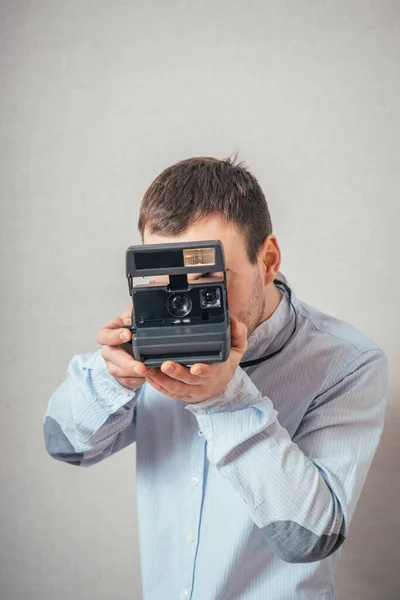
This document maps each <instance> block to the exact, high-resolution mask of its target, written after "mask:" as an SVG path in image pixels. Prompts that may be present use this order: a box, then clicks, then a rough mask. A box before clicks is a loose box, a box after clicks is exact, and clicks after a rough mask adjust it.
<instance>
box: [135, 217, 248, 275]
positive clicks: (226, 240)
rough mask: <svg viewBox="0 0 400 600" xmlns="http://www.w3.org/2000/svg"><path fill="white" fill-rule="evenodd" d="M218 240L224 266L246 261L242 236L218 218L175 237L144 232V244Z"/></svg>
mask: <svg viewBox="0 0 400 600" xmlns="http://www.w3.org/2000/svg"><path fill="white" fill-rule="evenodd" d="M206 240H220V241H221V242H222V245H223V247H224V253H225V261H226V266H227V267H228V268H229V266H230V264H231V265H233V264H234V263H235V262H236V261H242V260H246V259H247V251H246V245H245V239H244V235H243V233H242V232H241V231H239V229H238V228H237V227H236V226H235V225H234V224H232V223H227V222H226V221H224V220H223V219H221V218H220V217H209V218H207V219H202V220H201V221H198V222H196V223H194V224H193V225H191V226H190V227H189V229H187V230H186V231H185V232H183V233H180V234H179V235H176V236H164V235H159V234H157V233H149V232H148V231H147V229H145V230H144V234H143V242H144V244H162V243H166V242H201V241H206Z"/></svg>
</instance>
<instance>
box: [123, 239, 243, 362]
mask: <svg viewBox="0 0 400 600" xmlns="http://www.w3.org/2000/svg"><path fill="white" fill-rule="evenodd" d="M126 277H127V279H128V285H129V293H130V295H131V297H132V303H133V310H132V326H131V327H129V329H130V330H131V331H132V341H131V342H129V344H132V351H133V352H132V354H133V356H134V358H135V359H136V360H138V361H141V362H143V363H144V364H145V365H147V366H149V367H158V366H160V365H161V364H162V363H163V362H164V361H166V360H172V361H174V362H177V363H180V364H184V365H188V366H190V365H193V364H195V363H216V362H223V361H225V360H227V358H228V356H229V352H230V340H231V334H230V326H229V313H228V299H227V291H226V271H225V259H224V250H223V246H222V244H221V242H220V241H219V240H212V241H206V242H188V243H172V244H151V245H143V246H130V247H129V248H128V249H127V251H126Z"/></svg>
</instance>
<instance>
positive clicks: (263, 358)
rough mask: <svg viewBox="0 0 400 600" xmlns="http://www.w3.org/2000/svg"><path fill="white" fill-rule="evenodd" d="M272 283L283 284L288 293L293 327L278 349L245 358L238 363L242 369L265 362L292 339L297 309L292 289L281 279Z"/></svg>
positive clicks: (295, 326) (295, 325)
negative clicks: (255, 356) (292, 314)
mask: <svg viewBox="0 0 400 600" xmlns="http://www.w3.org/2000/svg"><path fill="white" fill-rule="evenodd" d="M274 283H275V284H276V285H277V286H279V285H281V286H283V287H284V289H285V290H286V292H287V295H288V300H289V304H290V306H291V307H292V308H293V311H294V328H293V331H292V333H291V334H290V336H289V337H288V339H287V340H286V342H285V343H284V344H283V345H282V346H281V347H280V348H279V350H276V351H275V352H271V354H267V355H266V356H261V357H260V358H255V359H253V360H246V361H243V362H241V363H240V364H239V366H240V367H241V368H242V369H246V367H252V366H254V365H258V364H259V363H262V362H265V361H266V360H269V359H270V358H273V357H274V356H276V355H277V354H279V353H280V352H282V350H283V349H284V348H285V347H286V346H287V344H288V343H289V342H290V340H291V339H292V337H293V336H294V334H295V331H296V328H297V311H296V309H295V307H294V306H293V302H292V290H291V289H290V287H289V286H288V285H287V284H286V283H285V282H283V281H281V280H280V279H274Z"/></svg>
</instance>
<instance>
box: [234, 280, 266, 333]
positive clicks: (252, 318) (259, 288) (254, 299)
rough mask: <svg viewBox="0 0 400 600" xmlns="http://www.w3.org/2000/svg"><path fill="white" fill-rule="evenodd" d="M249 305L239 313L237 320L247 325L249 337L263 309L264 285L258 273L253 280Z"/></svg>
mask: <svg viewBox="0 0 400 600" xmlns="http://www.w3.org/2000/svg"><path fill="white" fill-rule="evenodd" d="M249 303H250V304H249V306H248V307H247V308H246V309H245V310H243V311H242V312H241V313H239V316H238V320H239V321H241V322H242V323H244V324H245V325H246V327H247V337H248V338H249V337H250V336H251V334H252V333H253V331H254V330H255V329H256V328H257V327H258V325H259V324H260V323H261V321H262V319H263V315H264V309H265V297H264V285H263V282H262V279H261V276H260V274H258V275H257V279H256V281H255V282H254V286H253V291H252V293H251V296H250V301H249Z"/></svg>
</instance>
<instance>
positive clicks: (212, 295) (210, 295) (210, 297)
mask: <svg viewBox="0 0 400 600" xmlns="http://www.w3.org/2000/svg"><path fill="white" fill-rule="evenodd" d="M205 296H206V300H207V302H215V300H216V298H217V294H216V291H215V290H207V291H206V294H205Z"/></svg>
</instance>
